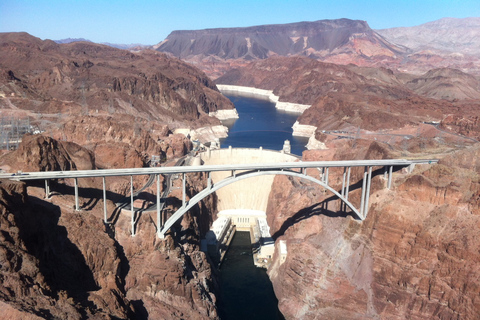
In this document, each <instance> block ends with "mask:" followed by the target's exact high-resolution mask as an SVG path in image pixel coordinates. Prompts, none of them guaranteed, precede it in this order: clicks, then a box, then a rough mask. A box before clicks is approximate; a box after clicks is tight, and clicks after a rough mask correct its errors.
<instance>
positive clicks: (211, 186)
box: [158, 170, 364, 238]
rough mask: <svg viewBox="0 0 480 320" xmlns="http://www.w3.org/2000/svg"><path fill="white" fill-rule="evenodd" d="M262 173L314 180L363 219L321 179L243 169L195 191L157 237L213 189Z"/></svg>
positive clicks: (279, 171)
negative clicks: (197, 191) (243, 170)
mask: <svg viewBox="0 0 480 320" xmlns="http://www.w3.org/2000/svg"><path fill="white" fill-rule="evenodd" d="M263 175H285V176H292V177H297V178H300V179H306V180H309V181H311V182H314V183H316V184H318V185H320V186H322V187H323V188H325V189H327V190H329V191H331V192H332V193H333V194H334V195H336V196H337V197H338V198H339V199H340V200H341V201H343V202H344V203H345V204H346V205H347V206H348V207H349V208H350V209H351V210H352V211H353V212H354V213H355V214H356V216H357V217H358V218H359V219H360V220H364V218H363V217H362V215H361V214H360V213H359V211H358V210H357V209H356V208H355V207H354V205H353V204H352V203H351V202H350V201H348V199H347V198H345V197H344V196H342V195H341V194H340V193H339V192H338V191H337V190H335V189H333V188H332V187H330V186H329V185H328V184H327V183H325V182H323V181H322V180H319V179H316V178H314V177H311V176H309V175H307V174H305V173H299V172H296V171H292V170H268V171H257V170H252V171H245V172H241V173H236V174H233V175H231V176H229V177H227V178H224V179H223V180H221V181H219V182H217V183H215V184H210V183H209V185H208V186H207V187H206V188H205V189H203V190H202V191H200V192H199V193H197V194H196V195H195V196H193V197H192V198H191V199H190V200H189V201H188V203H185V205H184V206H183V207H181V208H180V209H178V210H177V211H176V212H175V213H174V214H173V215H172V216H171V217H170V218H168V219H167V221H165V223H164V225H163V226H161V228H158V236H159V238H164V237H165V233H166V232H167V231H168V230H170V228H171V227H172V226H173V225H174V224H175V223H176V222H177V221H178V220H180V218H182V217H183V215H184V214H185V213H186V212H187V211H188V210H190V209H191V208H193V207H194V206H195V205H196V204H197V203H198V202H200V201H201V200H203V199H205V198H206V197H208V196H209V195H211V194H212V193H214V192H215V191H217V190H219V189H221V188H223V187H226V186H228V185H230V184H232V183H235V182H238V181H240V180H244V179H248V178H253V177H258V176H263Z"/></svg>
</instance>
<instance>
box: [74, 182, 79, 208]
mask: <svg viewBox="0 0 480 320" xmlns="http://www.w3.org/2000/svg"><path fill="white" fill-rule="evenodd" d="M74 182H75V210H76V211H79V210H80V206H79V204H78V179H77V178H75V179H74Z"/></svg>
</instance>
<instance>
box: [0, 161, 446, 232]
mask: <svg viewBox="0 0 480 320" xmlns="http://www.w3.org/2000/svg"><path fill="white" fill-rule="evenodd" d="M437 162H438V160H436V159H426V160H423V159H421V160H407V159H387V160H348V161H305V162H302V161H298V162H276V163H256V164H230V165H205V166H173V167H150V168H131V169H107V170H77V171H46V172H17V173H14V174H12V173H0V179H10V180H18V181H26V180H45V193H46V197H47V198H48V197H49V195H50V187H49V182H48V181H49V180H51V179H67V178H68V179H74V182H75V208H76V210H79V196H78V181H77V180H78V179H79V178H90V177H101V178H103V201H104V211H105V212H104V220H105V223H108V221H107V206H106V200H107V199H106V186H105V178H106V177H113V176H130V192H131V195H130V202H131V205H130V209H131V224H132V236H133V235H135V224H136V220H135V210H134V207H133V201H134V192H133V176H135V175H150V176H151V178H150V180H149V183H150V184H153V181H154V177H156V180H157V234H158V236H159V237H164V236H165V233H166V232H167V231H168V229H169V228H170V227H171V226H173V224H174V223H175V222H176V221H177V220H178V219H180V218H181V217H182V216H183V214H184V213H185V212H186V211H188V210H189V209H190V208H191V207H192V206H193V205H195V204H196V203H197V202H198V201H200V200H201V199H203V198H204V197H206V196H208V195H209V194H211V193H212V192H215V191H216V190H217V189H219V188H221V187H223V186H224V185H225V186H226V185H228V184H230V183H233V182H236V181H238V180H240V179H243V178H246V177H250V176H251V177H253V176H258V175H265V174H286V175H292V176H296V177H299V178H306V179H309V180H311V181H313V182H316V183H318V184H320V185H321V186H323V187H324V188H326V189H328V190H330V191H331V192H333V193H334V194H335V195H337V196H338V197H339V199H340V200H342V201H343V202H344V203H345V204H346V205H348V206H349V207H350V208H351V209H352V210H353V211H354V212H355V214H356V215H357V216H358V217H359V218H360V220H363V219H365V218H366V216H367V213H368V198H369V194H370V182H371V178H372V167H384V168H385V175H386V176H387V175H388V183H387V187H388V188H390V185H391V178H392V170H393V168H394V167H409V166H414V165H415V164H433V163H437ZM352 167H364V168H365V170H364V175H363V182H362V195H361V204H360V210H357V209H356V208H355V207H354V206H353V205H352V204H351V203H350V202H349V201H348V193H349V184H350V169H351V168H352ZM309 168H318V169H321V172H322V173H321V180H318V179H315V178H313V177H310V176H308V175H307V170H306V169H309ZM329 168H344V172H343V182H342V189H341V192H337V191H336V190H334V189H333V188H332V187H331V186H330V185H329V183H328V169H329ZM387 168H388V170H387ZM294 169H299V172H297V171H294ZM217 171H230V172H231V176H230V177H228V178H226V179H224V180H222V181H219V182H217V183H215V185H214V184H213V183H212V180H211V172H217ZM196 172H206V173H208V186H207V188H206V189H204V190H203V191H201V192H200V193H199V194H197V195H196V196H194V197H192V199H190V200H189V201H188V202H187V201H186V197H185V195H186V191H185V190H186V186H185V181H186V179H185V175H186V174H187V173H196ZM172 174H182V177H183V178H182V189H183V194H182V207H181V208H179V209H178V210H177V212H175V213H174V214H173V215H172V217H170V218H169V219H168V220H167V221H161V212H160V210H161V209H160V208H161V205H160V203H161V196H162V197H166V196H168V194H165V193H164V194H162V195H160V175H172Z"/></svg>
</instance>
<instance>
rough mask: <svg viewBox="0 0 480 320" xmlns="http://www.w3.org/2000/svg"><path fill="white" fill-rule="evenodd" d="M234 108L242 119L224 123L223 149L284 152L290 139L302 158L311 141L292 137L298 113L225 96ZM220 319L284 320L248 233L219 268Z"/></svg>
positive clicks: (238, 239)
mask: <svg viewBox="0 0 480 320" xmlns="http://www.w3.org/2000/svg"><path fill="white" fill-rule="evenodd" d="M226 96H227V97H228V98H229V99H230V100H231V101H232V102H233V103H234V105H235V108H236V109H237V112H238V115H239V119H236V120H234V121H225V122H224V125H226V126H227V127H228V128H229V133H228V137H227V138H225V139H221V140H220V144H221V147H222V148H228V146H232V147H233V148H259V147H263V148H264V149H271V150H282V148H283V144H284V141H285V140H290V144H291V152H292V154H295V155H299V156H300V155H301V154H302V151H303V150H305V145H306V144H307V143H308V138H297V137H293V136H292V132H293V130H292V125H293V124H294V123H295V121H296V120H297V117H298V114H294V113H289V112H285V111H281V110H277V109H276V108H275V104H274V103H272V102H270V101H268V100H264V99H263V100H262V99H256V98H251V97H243V96H239V95H226ZM220 275H221V287H222V296H221V299H220V300H221V305H220V308H219V312H220V316H221V318H222V319H226V320H237V319H238V320H243V319H249V320H255V319H262V320H282V319H284V318H283V316H282V314H281V313H280V311H279V310H278V300H277V298H276V297H275V293H274V291H273V287H272V283H271V282H270V279H269V278H268V275H267V273H266V270H265V269H261V268H257V267H256V266H255V265H254V263H253V257H252V249H251V243H250V234H249V232H236V234H235V236H234V238H233V240H232V242H231V244H230V247H229V249H228V251H227V253H226V255H225V259H224V261H223V263H222V266H221V268H220Z"/></svg>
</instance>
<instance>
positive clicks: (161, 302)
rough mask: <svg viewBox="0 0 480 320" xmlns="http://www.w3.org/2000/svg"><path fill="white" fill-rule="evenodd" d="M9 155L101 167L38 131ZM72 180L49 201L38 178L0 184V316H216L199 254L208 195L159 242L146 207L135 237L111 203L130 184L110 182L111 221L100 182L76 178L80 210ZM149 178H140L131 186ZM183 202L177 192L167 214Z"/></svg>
mask: <svg viewBox="0 0 480 320" xmlns="http://www.w3.org/2000/svg"><path fill="white" fill-rule="evenodd" d="M7 156H8V158H9V160H11V162H8V163H10V164H11V166H12V167H15V169H16V170H17V169H26V170H30V169H32V168H35V169H37V170H52V169H55V170H69V169H76V168H78V169H80V168H86V167H87V166H88V165H89V166H93V165H94V161H93V159H92V154H91V153H90V152H88V151H87V150H86V149H84V148H82V147H80V146H78V145H75V144H73V143H71V142H59V141H56V140H54V139H51V138H46V137H43V136H41V135H33V136H29V137H27V139H24V141H22V144H21V146H20V148H19V149H18V150H16V151H15V152H12V153H9V154H7ZM18 159H20V162H18V161H17V160H18ZM25 159H28V161H25V163H23V161H24V160H25ZM22 165H23V166H22ZM200 178H201V177H197V178H196V179H195V178H192V180H190V181H191V182H192V185H190V186H189V192H190V189H194V188H202V183H204V182H202V180H201V179H200ZM67 180H69V179H59V180H58V181H51V183H50V186H51V190H52V194H51V196H50V198H49V199H46V200H44V199H43V196H44V190H43V187H40V188H39V187H38V185H37V184H36V183H35V182H32V183H29V184H28V185H26V184H24V183H15V182H10V181H7V180H3V181H1V182H0V238H1V239H0V240H1V241H0V279H1V280H2V281H0V306H1V307H2V312H4V313H2V315H1V316H0V318H3V317H6V318H7V319H8V318H9V317H13V318H22V319H38V318H59V319H60V318H61V319H86V318H90V319H105V318H114V319H148V318H149V317H150V318H158V319H185V318H188V319H217V318H218V316H217V312H216V305H215V303H216V297H215V295H214V293H213V291H214V289H215V287H216V283H215V280H214V279H213V276H212V273H213V271H212V269H211V267H210V265H209V263H208V261H207V257H206V255H205V254H204V253H203V252H200V251H199V247H200V245H199V241H200V240H199V239H200V233H201V232H203V233H205V232H206V230H208V227H209V223H210V222H211V220H210V219H209V216H208V212H209V210H207V209H206V208H205V206H206V205H207V204H208V205H209V206H212V205H213V204H212V203H211V202H208V201H209V200H208V199H207V200H206V201H205V202H202V203H200V204H199V206H198V207H197V208H198V210H197V211H195V210H192V211H191V212H189V213H188V214H187V215H185V217H184V219H183V220H182V222H181V225H179V226H176V227H177V228H178V230H179V232H178V234H177V235H175V234H169V235H167V237H166V239H165V240H160V239H158V238H157V236H156V225H155V223H154V222H153V221H154V220H155V217H154V216H153V215H150V214H149V213H143V214H142V215H141V216H140V217H139V221H138V223H137V234H136V236H135V237H132V236H131V232H130V230H131V225H130V223H131V220H130V215H129V214H126V213H125V212H122V211H121V210H118V209H117V208H116V207H115V204H114V201H115V199H116V198H119V197H120V198H121V197H122V196H124V195H125V192H126V190H127V189H129V188H126V187H125V184H124V183H123V182H122V181H121V179H120V178H118V177H117V178H115V177H109V179H108V184H107V194H108V196H107V199H108V200H107V203H106V206H107V208H108V212H109V214H110V216H109V222H110V223H108V224H105V223H104V222H103V205H104V203H103V200H101V198H102V190H101V188H102V187H101V185H102V182H101V179H96V180H95V179H94V178H85V179H79V202H80V209H81V211H75V209H74V208H73V205H72V204H73V203H74V199H73V191H72V182H71V181H67ZM144 183H145V182H144V181H143V182H142V181H140V180H139V179H135V180H134V188H135V189H137V188H138V187H140V186H142V185H143V184H144ZM126 185H128V183H127V184H126ZM122 186H123V188H122ZM27 191H28V195H27ZM207 202H208V203H207ZM179 203H181V201H180V200H178V199H175V196H174V195H172V196H171V197H170V199H169V203H168V205H169V206H170V208H169V210H170V211H173V210H175V209H176V208H177V205H178V204H179ZM200 216H202V218H201V219H200ZM198 226H200V228H199V227H198Z"/></svg>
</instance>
